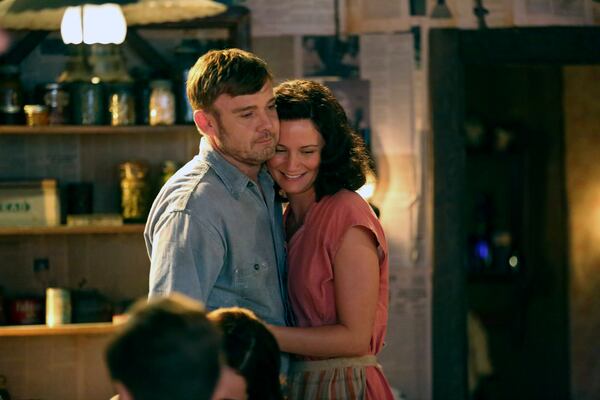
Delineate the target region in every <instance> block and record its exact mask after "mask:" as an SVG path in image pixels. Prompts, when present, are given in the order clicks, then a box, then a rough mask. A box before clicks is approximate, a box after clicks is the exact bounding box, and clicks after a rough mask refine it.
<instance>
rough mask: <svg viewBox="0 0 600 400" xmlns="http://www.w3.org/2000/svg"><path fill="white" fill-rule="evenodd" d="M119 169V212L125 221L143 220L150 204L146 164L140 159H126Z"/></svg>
mask: <svg viewBox="0 0 600 400" xmlns="http://www.w3.org/2000/svg"><path fill="white" fill-rule="evenodd" d="M119 168H120V171H121V213H122V215H123V220H124V221H125V222H144V221H145V219H146V216H147V215H148V210H149V208H150V207H149V206H150V190H149V185H148V182H147V173H148V166H147V165H146V163H144V162H142V161H127V162H124V163H122V164H121V165H120V166H119Z"/></svg>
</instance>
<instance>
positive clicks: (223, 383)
mask: <svg viewBox="0 0 600 400" xmlns="http://www.w3.org/2000/svg"><path fill="white" fill-rule="evenodd" d="M247 393H248V391H247V385H246V380H245V379H244V377H243V376H242V375H240V374H238V373H237V372H236V371H235V370H234V369H232V368H230V367H227V366H225V367H223V369H222V370H221V377H220V378H219V382H218V383H217V387H216V389H215V393H214V394H213V397H212V400H246V399H247V398H248V394H247Z"/></svg>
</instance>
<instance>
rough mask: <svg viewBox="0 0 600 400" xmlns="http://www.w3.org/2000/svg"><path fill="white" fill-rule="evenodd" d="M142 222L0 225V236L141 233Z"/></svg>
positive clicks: (142, 228)
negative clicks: (95, 224) (116, 224)
mask: <svg viewBox="0 0 600 400" xmlns="http://www.w3.org/2000/svg"><path fill="white" fill-rule="evenodd" d="M143 232H144V224H128V225H120V226H66V225H61V226H15V227H0V237H2V236H16V235H95V234H101V235H102V234H103V235H114V234H138V233H139V234H142V233H143Z"/></svg>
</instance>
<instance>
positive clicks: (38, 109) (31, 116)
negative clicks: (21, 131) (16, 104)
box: [23, 104, 49, 126]
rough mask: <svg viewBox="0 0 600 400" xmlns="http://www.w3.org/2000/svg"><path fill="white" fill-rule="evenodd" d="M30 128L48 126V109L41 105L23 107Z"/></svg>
mask: <svg viewBox="0 0 600 400" xmlns="http://www.w3.org/2000/svg"><path fill="white" fill-rule="evenodd" d="M23 110H24V111H25V118H26V121H27V125H28V126H40V125H48V122H49V120H48V107H46V106H42V105H39V104H27V105H26V106H23Z"/></svg>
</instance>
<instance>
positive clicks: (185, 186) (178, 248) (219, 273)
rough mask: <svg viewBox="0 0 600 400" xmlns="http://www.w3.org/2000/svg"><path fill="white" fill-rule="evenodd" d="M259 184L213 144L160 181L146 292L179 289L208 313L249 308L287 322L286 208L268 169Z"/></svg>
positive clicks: (150, 228)
mask: <svg viewBox="0 0 600 400" xmlns="http://www.w3.org/2000/svg"><path fill="white" fill-rule="evenodd" d="M258 182H259V183H260V187H261V188H262V193H264V197H263V194H262V193H261V190H260V188H259V187H257V185H256V183H254V182H252V180H250V179H249V178H248V177H247V176H246V175H244V174H243V173H242V172H241V171H239V170H238V169H237V168H236V167H234V166H233V165H231V164H230V163H229V162H227V161H226V160H225V159H224V158H223V157H222V156H221V155H220V154H219V153H217V152H216V151H215V150H213V149H212V147H211V146H210V144H209V143H208V141H207V140H206V139H202V140H201V142H200V152H199V154H198V155H196V156H195V157H194V158H193V159H192V160H191V161H189V162H188V163H187V164H186V165H185V166H183V167H182V168H181V169H180V170H179V171H177V173H176V174H175V175H173V177H171V179H169V181H168V182H167V183H166V184H165V185H164V186H163V188H162V189H161V191H160V193H159V194H158V196H157V197H156V199H155V200H154V204H153V205H152V208H151V210H150V215H149V216H148V222H147V223H146V228H145V231H144V239H145V241H146V247H147V250H148V255H149V256H150V262H151V263H150V291H149V297H154V296H162V295H166V294H168V293H170V292H180V293H183V294H185V295H187V296H190V297H192V298H194V299H197V300H200V301H202V302H203V303H204V304H205V305H206V308H207V309H208V310H213V309H216V308H220V307H232V306H238V307H244V308H248V309H250V310H252V311H254V312H255V313H256V315H257V316H258V317H259V318H261V319H263V320H264V321H266V322H268V323H271V324H274V325H286V310H287V308H288V305H287V291H286V287H287V286H286V260H285V241H284V240H285V239H284V235H283V225H282V213H281V205H280V204H279V203H276V202H275V193H274V189H273V180H272V179H271V177H270V175H269V174H268V172H267V171H266V168H265V167H264V166H263V167H262V168H261V170H260V172H259V175H258Z"/></svg>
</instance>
